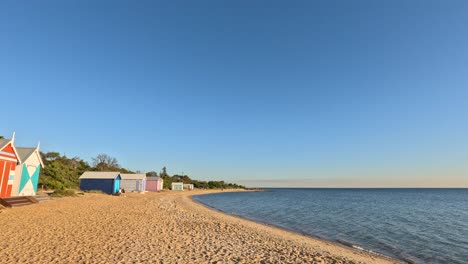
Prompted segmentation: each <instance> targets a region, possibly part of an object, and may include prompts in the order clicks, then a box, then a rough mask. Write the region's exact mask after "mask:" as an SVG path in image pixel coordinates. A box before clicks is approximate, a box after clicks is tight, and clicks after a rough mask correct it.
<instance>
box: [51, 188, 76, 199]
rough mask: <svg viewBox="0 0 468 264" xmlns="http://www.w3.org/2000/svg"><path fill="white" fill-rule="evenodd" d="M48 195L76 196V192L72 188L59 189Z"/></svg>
mask: <svg viewBox="0 0 468 264" xmlns="http://www.w3.org/2000/svg"><path fill="white" fill-rule="evenodd" d="M50 196H52V197H66V196H76V192H75V190H72V189H59V190H55V191H54V192H53V193H51V194H50Z"/></svg>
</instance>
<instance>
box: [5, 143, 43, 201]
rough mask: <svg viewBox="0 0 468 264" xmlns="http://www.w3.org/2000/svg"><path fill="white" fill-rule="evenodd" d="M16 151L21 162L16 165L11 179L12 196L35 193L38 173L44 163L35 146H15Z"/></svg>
mask: <svg viewBox="0 0 468 264" xmlns="http://www.w3.org/2000/svg"><path fill="white" fill-rule="evenodd" d="M16 151H17V152H18V155H19V157H20V160H21V162H19V163H18V165H17V166H16V171H15V179H14V181H13V191H12V194H11V195H12V196H28V195H36V192H37V183H38V182H39V173H40V171H41V168H44V163H43V162H42V159H41V154H40V152H39V144H38V145H37V147H32V148H23V147H17V148H16Z"/></svg>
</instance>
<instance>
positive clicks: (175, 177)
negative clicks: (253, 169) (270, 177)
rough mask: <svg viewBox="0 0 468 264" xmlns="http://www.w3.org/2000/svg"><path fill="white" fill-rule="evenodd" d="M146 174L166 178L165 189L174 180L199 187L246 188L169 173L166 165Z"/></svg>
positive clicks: (169, 186) (168, 187)
mask: <svg viewBox="0 0 468 264" xmlns="http://www.w3.org/2000/svg"><path fill="white" fill-rule="evenodd" d="M146 176H159V177H161V178H162V179H163V180H164V189H170V188H171V184H172V183H173V182H183V183H186V184H193V186H194V187H195V188H197V189H245V187H244V186H242V185H238V184H235V183H226V182H224V181H197V180H192V179H190V177H189V176H187V175H177V174H176V175H173V176H170V175H169V174H167V170H166V167H163V168H162V170H161V172H160V173H159V175H158V173H157V172H155V171H150V172H148V173H146Z"/></svg>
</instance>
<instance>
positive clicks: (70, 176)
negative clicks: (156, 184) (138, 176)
mask: <svg viewBox="0 0 468 264" xmlns="http://www.w3.org/2000/svg"><path fill="white" fill-rule="evenodd" d="M41 157H42V160H43V162H44V165H45V167H44V169H42V170H41V174H40V177H39V186H38V187H39V188H44V189H49V190H64V189H78V188H79V185H80V181H79V177H80V176H81V175H82V174H83V173H84V172H85V171H119V172H121V173H139V171H136V172H134V171H131V170H129V169H126V168H124V167H122V166H120V164H119V162H118V161H117V159H116V158H114V157H111V156H109V155H107V154H99V155H97V156H96V157H94V158H93V159H92V162H91V164H89V163H88V162H86V161H84V160H83V159H81V158H79V157H73V158H69V157H67V156H66V155H61V154H60V153H59V152H47V153H43V152H41ZM146 176H159V177H161V178H162V179H163V180H164V189H170V188H171V184H172V182H183V183H187V184H193V185H194V187H195V188H199V189H237V188H245V187H244V186H241V185H237V184H233V183H226V182H224V181H198V180H192V179H191V178H190V177H189V176H187V175H173V176H171V175H169V174H168V173H167V169H166V167H163V168H162V170H161V172H160V173H159V174H158V173H157V172H155V171H151V172H148V173H146Z"/></svg>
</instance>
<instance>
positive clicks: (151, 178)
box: [146, 176, 162, 181]
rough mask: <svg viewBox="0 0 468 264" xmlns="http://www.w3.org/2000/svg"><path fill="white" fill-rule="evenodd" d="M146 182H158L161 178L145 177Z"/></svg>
mask: <svg viewBox="0 0 468 264" xmlns="http://www.w3.org/2000/svg"><path fill="white" fill-rule="evenodd" d="M146 180H147V181H158V180H162V178H161V177H159V176H156V177H155V176H151V177H146Z"/></svg>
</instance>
